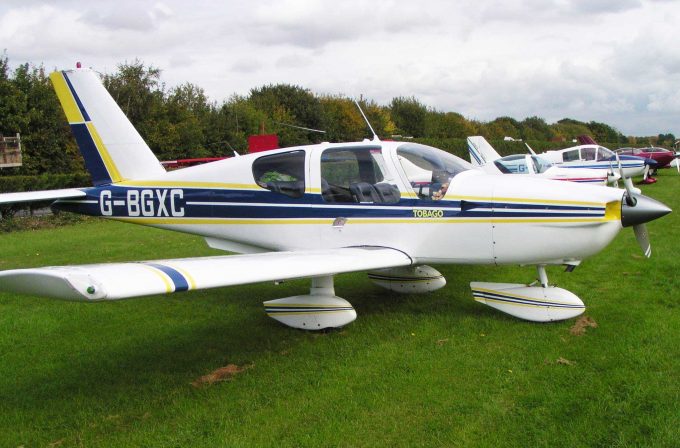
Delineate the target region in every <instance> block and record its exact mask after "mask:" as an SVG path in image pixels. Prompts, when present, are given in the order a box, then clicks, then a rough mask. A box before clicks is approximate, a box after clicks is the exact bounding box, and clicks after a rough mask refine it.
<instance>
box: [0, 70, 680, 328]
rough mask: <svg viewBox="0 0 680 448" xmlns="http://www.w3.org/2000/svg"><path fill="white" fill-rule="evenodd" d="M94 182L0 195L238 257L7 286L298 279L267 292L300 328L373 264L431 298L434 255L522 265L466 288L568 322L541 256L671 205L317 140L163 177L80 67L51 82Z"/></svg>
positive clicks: (383, 145)
mask: <svg viewBox="0 0 680 448" xmlns="http://www.w3.org/2000/svg"><path fill="white" fill-rule="evenodd" d="M50 77H51V79H52V82H53V84H54V86H55V89H56V91H57V95H58V96H59V99H60V101H61V103H62V106H63V108H64V111H65V113H66V117H67V119H68V121H69V123H70V125H71V128H72V131H73V134H74V136H75V138H76V141H77V143H78V146H79V149H80V151H81V153H82V154H83V157H84V159H85V164H86V167H87V169H88V171H89V172H90V174H91V176H92V180H93V183H94V186H93V187H90V188H77V189H66V190H56V191H43V192H26V193H10V194H4V195H0V203H11V202H22V201H37V200H46V199H54V200H56V202H55V203H54V205H53V206H54V207H55V208H57V209H59V210H67V211H72V212H76V213H82V214H86V215H92V216H99V217H104V218H107V219H113V220H118V221H123V222H128V223H134V224H141V225H147V226H154V227H159V228H163V229H168V230H175V231H179V232H186V233H192V234H197V235H201V236H203V237H205V239H206V242H207V243H208V244H209V245H210V246H211V247H214V248H218V249H222V250H226V251H231V252H238V253H241V254H243V255H234V256H218V257H204V258H189V259H173V260H155V261H146V262H130V263H104V264H95V265H81V266H58V267H44V268H29V269H17V270H9V271H2V272H0V290H5V291H13V292H18V293H24V294H34V295H43V296H48V297H54V298H58V299H66V300H80V301H101V300H117V299H124V298H131V297H138V296H144V295H153V294H161V293H171V292H180V291H187V290H192V289H202V288H213V287H220V286H229V285H237V284H245V283H255V282H262V281H280V280H285V279H291V278H311V289H310V292H309V294H305V295H298V296H294V297H288V298H283V299H278V300H271V301H268V302H265V303H264V305H265V310H266V312H267V313H268V314H269V315H270V316H271V317H273V318H275V319H277V320H279V321H280V322H282V323H284V324H286V325H289V326H292V327H296V328H304V329H322V328H327V327H339V326H342V325H345V324H347V323H349V322H351V321H353V320H354V319H355V318H356V312H355V310H354V308H353V307H352V305H351V304H350V303H349V302H347V301H346V300H344V299H342V298H340V297H337V296H336V295H335V290H334V287H333V276H334V275H336V274H339V273H343V272H352V271H371V273H370V275H371V278H373V280H374V281H375V282H376V283H377V284H378V285H380V286H384V287H387V288H389V289H391V290H393V291H408V292H427V291H432V290H435V289H438V288H441V287H442V286H444V284H445V280H444V279H443V277H442V276H441V274H439V272H437V271H436V270H435V269H434V268H432V267H429V266H426V265H427V264H431V263H432V264H434V263H443V264H445V263H448V264H456V263H458V264H510V263H511V264H523V265H525V264H530V265H535V266H536V268H537V272H538V282H539V283H538V284H537V285H526V284H508V283H481V282H473V283H471V288H472V290H473V295H474V297H475V299H476V300H478V301H480V302H482V303H486V304H487V305H490V306H493V307H495V308H497V309H499V310H501V311H504V312H507V313H509V314H512V315H514V316H517V317H520V318H523V319H528V320H533V321H551V320H560V319H566V318H569V317H573V316H576V315H578V314H580V313H582V312H583V310H584V305H583V302H582V301H581V300H580V299H579V298H578V297H576V296H575V295H574V294H572V293H571V292H569V291H566V290H564V289H562V288H557V287H554V286H549V284H548V278H547V274H546V266H547V265H565V266H567V268H568V269H570V270H571V269H574V268H575V267H576V266H578V265H579V264H580V262H581V260H583V259H584V258H587V257H589V256H591V255H593V254H595V253H597V252H599V251H600V250H602V249H603V248H604V247H605V246H606V245H607V244H609V243H610V242H611V241H612V239H613V238H614V237H615V236H616V234H617V233H618V232H619V231H620V230H621V229H622V228H623V227H633V228H634V229H635V233H636V236H637V237H638V241H639V243H640V245H641V247H642V248H643V251H644V252H645V254H646V255H647V256H649V255H650V253H651V248H650V245H649V240H648V236H647V233H646V229H645V227H644V223H645V222H648V221H650V220H652V219H655V218H658V217H660V216H663V215H665V214H667V213H669V212H670V209H669V208H668V207H666V206H665V205H663V204H661V203H659V202H657V201H655V200H654V199H651V198H648V197H646V196H642V195H638V194H635V193H633V192H631V191H627V192H624V191H623V190H619V189H613V188H603V187H599V186H591V185H583V184H577V183H571V182H554V181H551V180H545V179H537V178H531V177H524V176H498V175H489V174H485V173H483V172H482V171H480V170H477V169H474V168H473V167H472V165H470V164H469V163H467V162H466V161H464V160H462V159H460V158H458V157H455V156H453V155H451V154H449V153H446V152H444V151H441V150H439V149H436V148H432V147H429V146H425V145H420V144H415V143H403V142H381V141H380V140H378V139H377V137H375V138H374V139H373V140H371V141H369V140H364V141H363V142H355V143H328V142H326V143H321V144H318V145H311V146H300V147H293V148H283V149H276V150H272V151H267V152H264V153H261V154H249V155H245V156H241V157H234V158H230V159H225V160H221V161H217V162H213V163H207V164H202V165H198V166H193V167H188V168H183V169H178V170H174V171H170V172H166V171H165V170H164V169H163V167H162V166H161V164H160V163H159V161H158V159H157V158H156V157H155V155H154V154H153V153H152V152H151V150H150V149H149V147H148V146H147V145H146V144H145V143H144V141H143V140H142V138H141V137H140V135H139V134H138V133H137V131H136V130H135V129H134V127H133V126H132V124H131V123H130V122H129V121H128V119H127V118H126V117H125V115H124V114H123V112H122V111H121V109H120V108H119V107H118V106H117V104H116V103H115V101H114V100H113V98H111V96H110V95H109V94H108V92H107V91H106V90H105V88H104V87H103V85H102V84H101V82H100V80H99V79H98V77H97V75H96V74H95V72H93V71H91V70H87V69H77V70H73V71H64V72H55V73H53V74H52V75H51V76H50Z"/></svg>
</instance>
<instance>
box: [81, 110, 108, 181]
mask: <svg viewBox="0 0 680 448" xmlns="http://www.w3.org/2000/svg"><path fill="white" fill-rule="evenodd" d="M71 131H72V132H73V136H74V137H75V139H76V143H77V144H78V149H79V150H80V153H81V154H82V155H83V158H84V159H85V166H86V168H87V171H88V172H89V173H90V176H92V182H93V183H94V185H95V186H99V185H107V184H110V183H111V182H112V180H111V176H109V172H108V171H107V170H106V166H105V165H104V161H103V160H102V157H101V155H100V154H99V151H98V150H97V145H95V143H94V140H92V135H90V131H89V129H87V125H86V124H85V123H76V124H72V125H71Z"/></svg>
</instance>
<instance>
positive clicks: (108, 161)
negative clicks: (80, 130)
mask: <svg viewBox="0 0 680 448" xmlns="http://www.w3.org/2000/svg"><path fill="white" fill-rule="evenodd" d="M86 126H87V130H88V131H90V136H91V137H92V141H93V142H94V144H95V146H96V147H97V152H99V155H100V156H101V158H102V161H103V162H104V166H105V167H106V171H108V172H109V176H110V177H111V181H113V183H118V182H121V181H123V180H124V179H123V176H121V175H120V171H118V167H116V164H115V163H113V159H112V158H111V154H109V151H108V150H107V149H106V146H104V142H103V141H102V138H101V137H100V136H99V132H97V128H95V127H94V124H92V122H91V121H88V122H87V123H86Z"/></svg>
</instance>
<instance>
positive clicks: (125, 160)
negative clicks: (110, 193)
mask: <svg viewBox="0 0 680 448" xmlns="http://www.w3.org/2000/svg"><path fill="white" fill-rule="evenodd" d="M50 79H51V80H52V84H53V85H54V89H55V91H56V92H57V96H58V97H59V101H60V102H61V106H62V107H63V108H64V112H65V113H66V118H67V120H68V122H69V124H70V125H71V131H73V135H74V137H75V139H76V143H77V144H78V148H79V149H80V152H81V154H82V155H83V158H84V159H85V165H86V167H87V170H88V171H89V172H90V175H91V176H92V181H93V182H94V184H95V185H106V184H111V183H117V182H121V181H124V180H130V179H139V178H147V177H153V176H159V175H162V174H164V173H165V169H164V168H163V166H162V165H161V164H160V162H159V161H158V159H157V158H156V156H155V155H154V154H153V152H151V149H150V148H149V147H148V146H147V144H146V143H145V142H144V140H142V137H141V136H140V135H139V133H138V132H137V130H136V129H135V128H134V127H133V126H132V123H130V120H128V118H127V117H126V116H125V114H124V113H123V111H122V110H121V109H120V107H118V105H117V104H116V102H115V100H114V99H113V98H112V97H111V95H110V94H109V92H107V90H106V89H105V88H104V85H103V84H102V83H101V81H100V79H99V77H98V76H97V74H96V73H95V72H94V71H92V70H89V69H76V70H69V71H59V72H54V73H52V74H51V75H50Z"/></svg>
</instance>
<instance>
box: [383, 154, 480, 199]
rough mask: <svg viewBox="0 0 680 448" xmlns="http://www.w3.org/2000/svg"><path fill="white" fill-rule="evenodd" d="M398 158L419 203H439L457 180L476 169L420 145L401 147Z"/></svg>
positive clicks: (462, 161)
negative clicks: (424, 201)
mask: <svg viewBox="0 0 680 448" xmlns="http://www.w3.org/2000/svg"><path fill="white" fill-rule="evenodd" d="M397 157H398V158H399V162H400V163H401V166H402V168H403V169H404V172H405V173H406V177H407V178H408V181H409V183H410V184H411V187H412V188H413V189H414V190H415V192H416V193H417V194H418V197H419V198H420V199H429V200H434V201H437V200H439V199H441V198H443V197H444V195H445V194H446V192H447V191H448V189H449V183H450V182H451V179H453V177H454V176H456V175H457V174H459V173H462V172H463V171H467V170H471V169H473V167H472V165H470V163H468V162H466V161H465V160H463V159H461V158H460V157H456V156H454V155H453V154H449V153H448V152H445V151H442V150H441V149H437V148H433V147H431V146H425V145H420V144H418V143H407V144H405V145H401V146H399V147H398V148H397Z"/></svg>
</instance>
